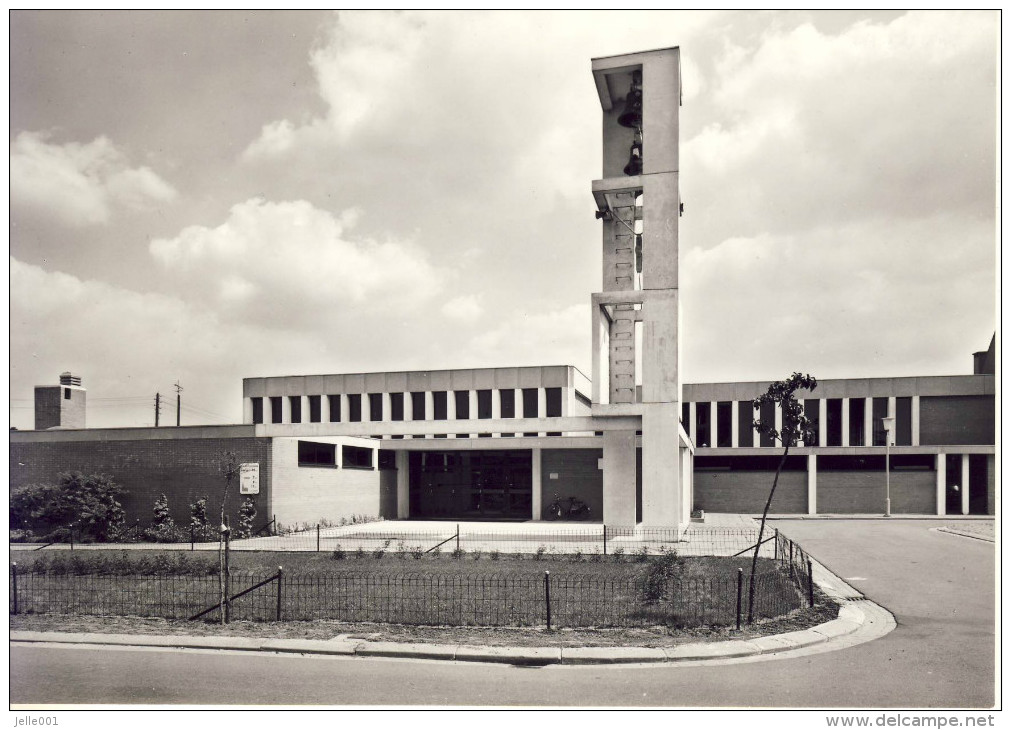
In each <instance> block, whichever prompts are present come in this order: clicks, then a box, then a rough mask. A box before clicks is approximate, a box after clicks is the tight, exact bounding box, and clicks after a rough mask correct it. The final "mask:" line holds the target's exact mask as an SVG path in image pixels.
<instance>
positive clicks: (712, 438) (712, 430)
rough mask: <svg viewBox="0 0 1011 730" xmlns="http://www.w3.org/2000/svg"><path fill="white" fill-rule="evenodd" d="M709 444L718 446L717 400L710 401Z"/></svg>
mask: <svg viewBox="0 0 1011 730" xmlns="http://www.w3.org/2000/svg"><path fill="white" fill-rule="evenodd" d="M675 443H677V441H676V440H675ZM709 445H710V446H714V447H715V446H716V401H710V402H709Z"/></svg>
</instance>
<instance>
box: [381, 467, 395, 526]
mask: <svg viewBox="0 0 1011 730" xmlns="http://www.w3.org/2000/svg"><path fill="white" fill-rule="evenodd" d="M379 516H380V517H382V518H383V519H385V520H395V519H397V470H396V469H382V470H380V472H379Z"/></svg>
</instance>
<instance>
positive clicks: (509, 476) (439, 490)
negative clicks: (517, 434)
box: [408, 449, 533, 520]
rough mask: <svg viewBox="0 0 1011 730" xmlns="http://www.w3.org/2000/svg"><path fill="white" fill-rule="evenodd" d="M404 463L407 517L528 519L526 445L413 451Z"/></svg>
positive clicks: (529, 465) (529, 476)
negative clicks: (407, 496) (408, 513)
mask: <svg viewBox="0 0 1011 730" xmlns="http://www.w3.org/2000/svg"><path fill="white" fill-rule="evenodd" d="M408 465H409V480H410V481H409V484H410V486H409V489H410V510H411V511H410V514H411V516H412V518H418V519H468V520H484V519H487V520H529V519H530V518H531V510H532V500H533V476H532V474H533V456H532V453H531V450H530V449H508V450H504V449H496V450H487V451H479V450H474V451H470V450H468V451H414V452H411V453H410V454H409V456H408Z"/></svg>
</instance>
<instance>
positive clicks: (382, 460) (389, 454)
mask: <svg viewBox="0 0 1011 730" xmlns="http://www.w3.org/2000/svg"><path fill="white" fill-rule="evenodd" d="M379 468H380V469H396V468H397V452H396V451H390V450H389V449H379Z"/></svg>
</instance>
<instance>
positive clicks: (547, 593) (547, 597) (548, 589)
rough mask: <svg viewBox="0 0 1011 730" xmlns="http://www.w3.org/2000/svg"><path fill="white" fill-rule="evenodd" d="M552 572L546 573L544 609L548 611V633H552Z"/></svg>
mask: <svg viewBox="0 0 1011 730" xmlns="http://www.w3.org/2000/svg"><path fill="white" fill-rule="evenodd" d="M550 576H551V571H550V570H545V571H544V607H545V609H546V610H547V620H548V631H551V582H550Z"/></svg>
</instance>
